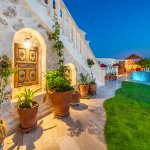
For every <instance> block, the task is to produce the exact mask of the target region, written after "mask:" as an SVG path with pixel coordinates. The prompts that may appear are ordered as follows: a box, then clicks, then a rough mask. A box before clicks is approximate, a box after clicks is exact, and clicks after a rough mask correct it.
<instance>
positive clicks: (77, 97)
mask: <svg viewBox="0 0 150 150" xmlns="http://www.w3.org/2000/svg"><path fill="white" fill-rule="evenodd" d="M79 103H80V93H73V96H72V100H71V105H78V104H79Z"/></svg>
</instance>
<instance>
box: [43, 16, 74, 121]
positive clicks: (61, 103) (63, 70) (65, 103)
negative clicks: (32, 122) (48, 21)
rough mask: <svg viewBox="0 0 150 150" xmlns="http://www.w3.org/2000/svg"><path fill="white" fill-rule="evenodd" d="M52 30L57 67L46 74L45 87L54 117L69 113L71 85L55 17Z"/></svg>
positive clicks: (58, 26)
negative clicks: (52, 107)
mask: <svg viewBox="0 0 150 150" xmlns="http://www.w3.org/2000/svg"><path fill="white" fill-rule="evenodd" d="M54 23H55V24H54V26H53V28H54V32H53V33H52V35H51V38H52V40H53V48H54V49H55V50H56V54H57V57H58V69H57V70H54V71H51V72H48V73H47V75H46V87H47V91H48V94H49V95H50V98H51V101H52V103H53V105H54V113H55V116H56V117H58V118H59V117H65V116H67V115H69V108H70V103H71V99H72V94H73V87H72V86H71V82H70V80H69V79H68V78H67V71H68V69H67V67H66V66H65V65H64V56H63V48H64V45H63V43H62V41H61V40H60V25H59V23H58V20H57V18H56V17H55V18H54Z"/></svg>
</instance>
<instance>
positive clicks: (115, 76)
mask: <svg viewBox="0 0 150 150" xmlns="http://www.w3.org/2000/svg"><path fill="white" fill-rule="evenodd" d="M114 80H117V75H116V72H114Z"/></svg>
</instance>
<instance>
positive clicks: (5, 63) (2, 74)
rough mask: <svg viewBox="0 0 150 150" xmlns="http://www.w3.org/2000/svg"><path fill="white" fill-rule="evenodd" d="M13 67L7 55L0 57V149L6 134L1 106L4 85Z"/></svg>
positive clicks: (4, 93) (6, 83)
mask: <svg viewBox="0 0 150 150" xmlns="http://www.w3.org/2000/svg"><path fill="white" fill-rule="evenodd" d="M13 72H14V69H13V68H12V62H11V60H10V58H9V57H8V56H7V55H2V56H1V57H0V149H1V148H2V144H3V142H4V138H5V136H6V124H5V121H4V120H2V116H1V107H2V103H3V101H4V99H5V96H6V92H5V89H6V86H7V85H8V80H9V77H10V76H11V75H12V74H13Z"/></svg>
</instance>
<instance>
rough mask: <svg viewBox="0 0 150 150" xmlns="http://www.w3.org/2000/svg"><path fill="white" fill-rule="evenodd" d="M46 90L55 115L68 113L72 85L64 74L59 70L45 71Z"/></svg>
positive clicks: (63, 115)
mask: <svg viewBox="0 0 150 150" xmlns="http://www.w3.org/2000/svg"><path fill="white" fill-rule="evenodd" d="M46 80H47V90H48V93H49V95H50V98H51V101H52V103H53V105H54V113H55V116H56V117H58V118H59V117H65V116H67V115H69V108H70V103H71V99H72V95H73V87H72V86H71V83H70V81H69V80H68V79H67V77H66V76H65V75H62V74H61V73H60V72H59V71H52V72H49V73H47V75H46Z"/></svg>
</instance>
